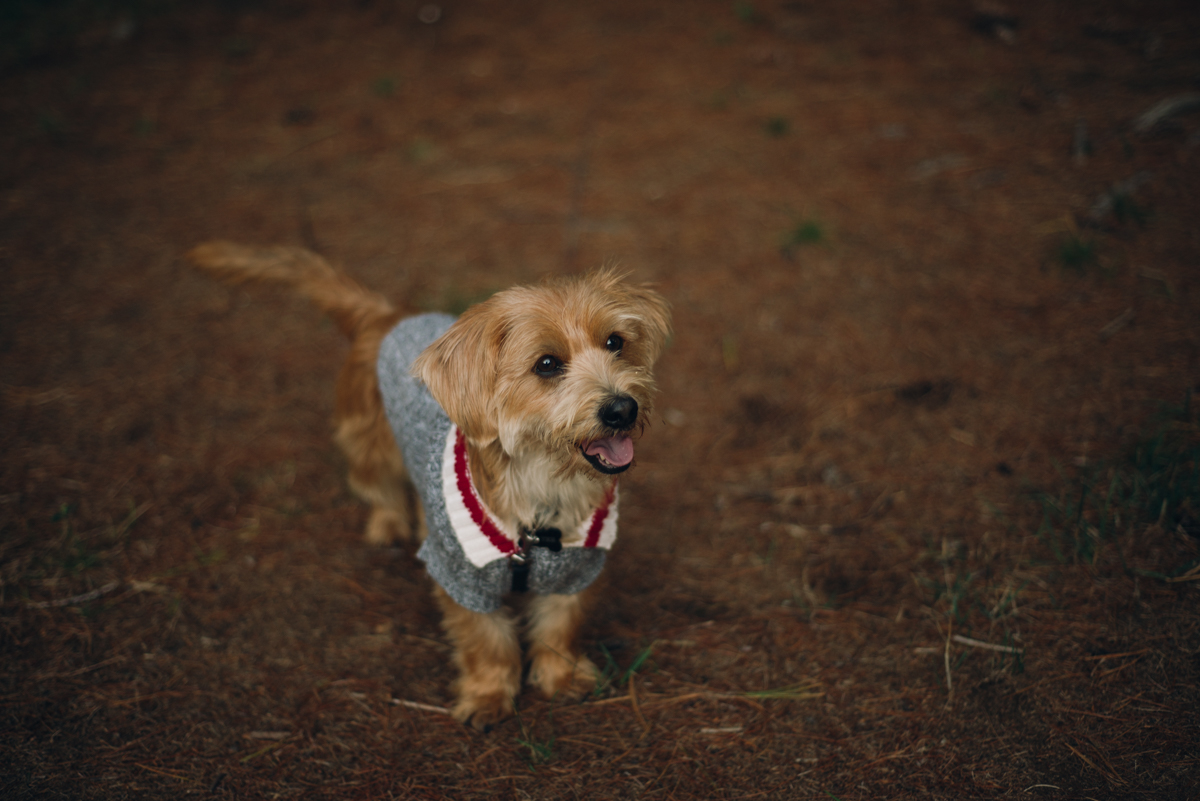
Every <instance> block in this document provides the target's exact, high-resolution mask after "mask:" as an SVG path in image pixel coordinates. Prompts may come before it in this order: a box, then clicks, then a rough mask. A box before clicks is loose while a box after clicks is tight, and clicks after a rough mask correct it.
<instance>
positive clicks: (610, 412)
mask: <svg viewBox="0 0 1200 801" xmlns="http://www.w3.org/2000/svg"><path fill="white" fill-rule="evenodd" d="M637 413H638V405H637V401H635V400H634V399H633V398H631V397H629V396H628V395H618V396H617V397H615V398H612V399H610V400H609V401H608V402H607V403H605V404H604V405H603V406H601V407H600V422H601V423H604V425H606V426H608V427H609V428H615V429H617V430H618V431H624V430H625V429H627V428H631V427H632V426H633V424H634V423H636V422H637Z"/></svg>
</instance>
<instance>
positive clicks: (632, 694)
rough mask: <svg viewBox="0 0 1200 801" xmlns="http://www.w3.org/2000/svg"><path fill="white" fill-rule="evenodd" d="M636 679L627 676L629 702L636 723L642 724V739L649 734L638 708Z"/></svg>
mask: <svg viewBox="0 0 1200 801" xmlns="http://www.w3.org/2000/svg"><path fill="white" fill-rule="evenodd" d="M636 678H637V676H636V674H633V673H630V674H629V702H630V703H631V704H632V705H633V715H634V717H636V718H637V719H638V723H640V724H642V737H645V736H646V735H647V734H649V733H650V724H649V723H647V722H646V718H645V717H643V716H642V710H641V707H639V706H638V697H637V689H636Z"/></svg>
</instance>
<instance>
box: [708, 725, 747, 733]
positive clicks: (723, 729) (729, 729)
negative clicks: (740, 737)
mask: <svg viewBox="0 0 1200 801" xmlns="http://www.w3.org/2000/svg"><path fill="white" fill-rule="evenodd" d="M700 733H701V734H741V733H742V727H741V726H718V727H708V726H706V727H704V728H703V729H701V730H700Z"/></svg>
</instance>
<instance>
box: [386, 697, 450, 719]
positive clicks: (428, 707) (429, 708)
mask: <svg viewBox="0 0 1200 801" xmlns="http://www.w3.org/2000/svg"><path fill="white" fill-rule="evenodd" d="M391 703H393V704H395V705H396V706H405V707H408V708H409V709H419V710H421V711H422V712H437V713H438V714H439V715H449V714H451V712H450V710H449V709H446V707H444V706H434V705H433V704H422V703H419V702H417V701H405V700H404V699H403V698H393V699H392V700H391Z"/></svg>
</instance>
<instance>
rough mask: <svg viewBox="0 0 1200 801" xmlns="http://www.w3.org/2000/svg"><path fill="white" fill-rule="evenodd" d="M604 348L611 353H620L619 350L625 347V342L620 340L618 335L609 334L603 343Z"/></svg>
mask: <svg viewBox="0 0 1200 801" xmlns="http://www.w3.org/2000/svg"><path fill="white" fill-rule="evenodd" d="M604 347H605V349H606V350H608V351H610V352H612V353H620V352H621V348H623V347H625V340H623V339H621V335H620V334H609V335H608V339H606V340H605V341H604Z"/></svg>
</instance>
